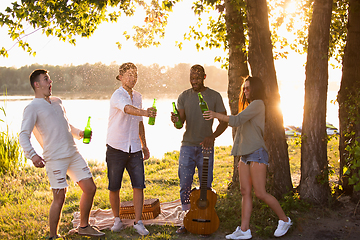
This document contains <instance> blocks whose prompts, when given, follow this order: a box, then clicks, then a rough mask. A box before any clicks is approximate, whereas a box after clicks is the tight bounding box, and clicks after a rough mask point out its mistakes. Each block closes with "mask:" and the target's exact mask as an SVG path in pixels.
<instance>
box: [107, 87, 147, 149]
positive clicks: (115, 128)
mask: <svg viewBox="0 0 360 240" xmlns="http://www.w3.org/2000/svg"><path fill="white" fill-rule="evenodd" d="M126 105H132V106H134V107H137V108H140V109H141V108H142V96H141V94H140V93H139V92H137V91H135V90H133V99H131V97H130V95H129V93H128V92H127V91H126V90H125V89H124V88H123V87H120V88H118V89H117V90H116V91H115V92H114V93H113V95H112V96H111V99H110V112H109V122H108V131H107V138H106V144H108V145H109V146H111V147H112V148H115V149H118V150H121V151H123V152H127V153H129V152H130V148H131V152H132V153H134V152H138V151H140V150H141V141H140V137H139V122H141V121H142V120H143V117H141V116H134V115H130V114H127V113H125V112H124V108H125V106H126Z"/></svg>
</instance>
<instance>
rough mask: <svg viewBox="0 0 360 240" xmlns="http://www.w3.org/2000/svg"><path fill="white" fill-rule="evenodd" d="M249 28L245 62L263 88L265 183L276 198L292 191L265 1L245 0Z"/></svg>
mask: <svg viewBox="0 0 360 240" xmlns="http://www.w3.org/2000/svg"><path fill="white" fill-rule="evenodd" d="M246 3H247V21H248V28H249V63H250V67H251V72H252V76H257V77H260V78H261V79H262V81H263V82H264V85H265V88H266V95H267V100H266V101H265V105H266V122H265V143H266V146H267V148H268V150H269V163H270V164H269V171H268V172H269V176H270V178H268V181H269V183H270V187H271V189H270V190H271V193H272V194H274V195H275V196H276V197H281V196H282V195H283V194H285V193H288V192H289V191H291V190H292V188H293V186H292V182H291V176H290V166H289V154H288V151H287V147H288V146H287V143H286V138H285V131H284V126H283V124H284V123H283V115H282V112H281V110H280V108H279V104H280V95H279V88H278V85H277V79H276V73H275V66H274V59H273V53H272V43H271V38H270V29H269V19H268V8H267V4H266V0H247V1H246Z"/></svg>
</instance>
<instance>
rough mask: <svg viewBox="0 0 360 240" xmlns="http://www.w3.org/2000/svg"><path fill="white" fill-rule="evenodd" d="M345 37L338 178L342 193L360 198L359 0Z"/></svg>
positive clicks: (353, 2) (354, 3)
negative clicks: (342, 189) (340, 182)
mask: <svg viewBox="0 0 360 240" xmlns="http://www.w3.org/2000/svg"><path fill="white" fill-rule="evenodd" d="M348 16H349V19H348V25H347V31H348V34H347V40H346V47H345V53H344V59H343V69H342V79H341V86H340V91H339V94H338V103H339V119H340V144H339V150H340V179H341V181H342V185H343V188H344V190H345V193H346V194H348V195H351V196H352V199H353V200H354V201H355V202H358V201H359V200H360V180H359V179H360V154H359V153H360V152H359V151H360V144H359V142H360V140H359V139H360V107H359V101H360V97H359V96H360V70H359V66H360V52H359V49H360V25H359V22H360V0H350V1H349V13H348Z"/></svg>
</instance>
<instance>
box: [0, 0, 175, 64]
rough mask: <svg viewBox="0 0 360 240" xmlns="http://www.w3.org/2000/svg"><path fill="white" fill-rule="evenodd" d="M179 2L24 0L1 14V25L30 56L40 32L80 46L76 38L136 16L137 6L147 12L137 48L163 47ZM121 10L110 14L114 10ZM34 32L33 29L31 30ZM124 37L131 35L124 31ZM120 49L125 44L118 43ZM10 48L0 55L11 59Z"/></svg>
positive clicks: (135, 39)
mask: <svg viewBox="0 0 360 240" xmlns="http://www.w3.org/2000/svg"><path fill="white" fill-rule="evenodd" d="M175 2H177V1H165V2H164V4H162V5H160V4H159V3H158V1H151V2H150V4H148V3H147V2H146V1H142V0H136V1H129V0H109V1H107V0H100V1H99V0H85V1H83V0H81V1H80V0H74V1H67V0H60V1H55V0H42V1H30V0H24V1H21V3H20V4H19V3H17V2H14V3H12V6H8V7H7V8H6V9H5V11H4V12H0V26H1V27H7V28H8V29H9V37H10V38H11V39H12V40H13V41H15V42H16V44H17V45H18V47H20V48H22V49H23V50H24V51H26V52H28V53H29V54H32V55H35V54H36V52H35V51H34V50H33V49H32V48H31V46H30V45H29V43H27V42H26V40H24V39H26V37H27V36H29V35H31V34H33V33H34V32H37V31H42V33H43V34H44V35H46V36H47V37H49V36H54V37H56V38H58V39H59V40H61V41H64V42H68V43H70V44H72V45H76V36H81V37H87V38H88V37H90V36H91V35H92V34H93V33H94V32H95V30H96V29H97V27H98V26H99V25H100V24H101V23H103V22H116V21H118V19H119V17H120V16H122V14H125V16H133V15H134V13H135V9H136V7H141V8H143V9H144V10H145V12H146V15H147V16H146V18H145V20H144V21H145V25H143V26H141V27H140V26H134V29H135V32H136V33H135V34H134V35H133V40H134V41H135V42H136V46H137V47H149V46H151V45H155V46H157V45H159V44H160V43H159V41H157V40H156V37H157V36H160V38H161V37H164V34H165V33H164V27H165V26H166V25H167V17H168V13H167V11H170V10H171V5H173V4H174V3H175ZM114 9H117V10H115V11H112V12H110V11H111V10H114ZM29 29H30V30H29ZM124 36H125V37H126V38H127V39H129V38H130V36H129V35H128V34H127V33H126V32H124ZM117 45H118V46H119V48H121V44H120V43H119V42H117ZM8 51H9V49H5V48H4V47H2V49H1V50H0V56H4V57H6V56H8Z"/></svg>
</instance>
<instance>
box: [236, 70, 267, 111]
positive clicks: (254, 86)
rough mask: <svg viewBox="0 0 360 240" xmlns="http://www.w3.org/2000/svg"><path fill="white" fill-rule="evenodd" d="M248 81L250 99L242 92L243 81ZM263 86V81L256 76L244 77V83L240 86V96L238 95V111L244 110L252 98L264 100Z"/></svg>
mask: <svg viewBox="0 0 360 240" xmlns="http://www.w3.org/2000/svg"><path fill="white" fill-rule="evenodd" d="M246 81H249V84H250V99H246V97H245V94H244V86H245V82H246ZM265 98H266V94H265V87H264V84H263V82H262V81H261V79H260V78H258V77H250V76H248V77H247V78H245V80H244V83H243V84H242V86H241V91H240V97H239V112H241V111H242V110H244V109H245V108H246V107H247V106H248V105H249V104H250V102H251V101H253V100H263V101H265Z"/></svg>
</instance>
